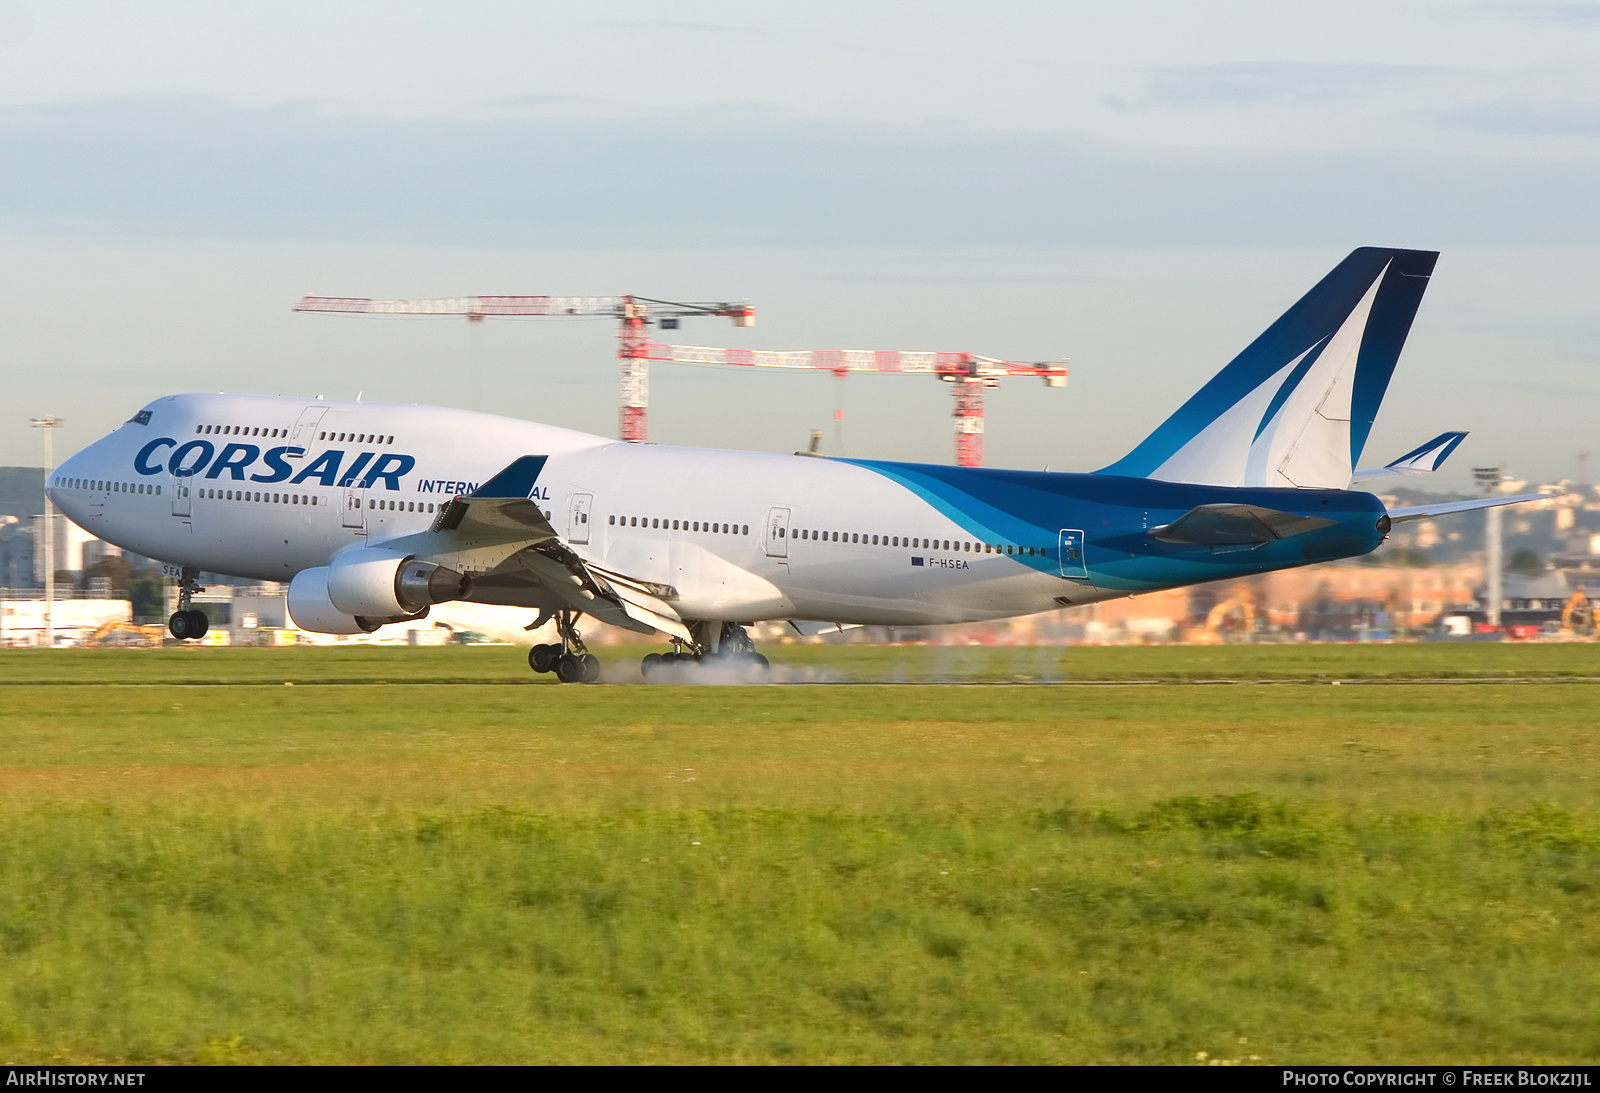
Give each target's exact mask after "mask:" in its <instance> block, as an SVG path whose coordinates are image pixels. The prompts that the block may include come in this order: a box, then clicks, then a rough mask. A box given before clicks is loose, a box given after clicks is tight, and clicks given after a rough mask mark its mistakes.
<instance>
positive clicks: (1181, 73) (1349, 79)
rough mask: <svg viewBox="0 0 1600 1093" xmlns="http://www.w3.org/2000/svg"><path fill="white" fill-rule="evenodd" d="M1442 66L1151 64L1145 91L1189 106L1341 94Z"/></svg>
mask: <svg viewBox="0 0 1600 1093" xmlns="http://www.w3.org/2000/svg"><path fill="white" fill-rule="evenodd" d="M1438 71H1440V70H1439V69H1436V68H1428V67H1423V66H1418V65H1382V64H1315V63H1310V62H1302V61H1236V62H1233V63H1230V64H1219V65H1186V66H1182V67H1174V68H1156V69H1152V70H1151V71H1150V72H1149V74H1148V77H1147V79H1146V85H1145V94H1146V97H1147V99H1148V100H1149V101H1150V102H1155V103H1163V104H1171V105H1185V106H1188V105H1201V104H1205V103H1249V102H1262V101H1265V100H1269V99H1290V100H1299V101H1306V100H1313V99H1338V98H1348V97H1350V96H1352V95H1359V94H1363V93H1365V92H1367V91H1370V90H1372V89H1374V88H1376V87H1381V86H1383V85H1386V84H1392V83H1394V82H1395V81H1397V80H1406V79H1415V78H1417V77H1420V76H1429V75H1433V74H1436V73H1437V72H1438Z"/></svg>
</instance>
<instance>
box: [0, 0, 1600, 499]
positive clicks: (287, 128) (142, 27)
mask: <svg viewBox="0 0 1600 1093" xmlns="http://www.w3.org/2000/svg"><path fill="white" fill-rule="evenodd" d="M1597 53H1600V3H1586V2H1578V3H1473V2H1458V3H1403V2H1393V0H1390V2H1386V3H1381V4H1379V3H1365V2H1359V0H1355V2H1352V0H1342V2H1340V3H1337V4H1334V3H1320V2H1307V3H1300V4H1294V5H1286V4H1282V3H1281V2H1280V3H1245V2H1217V3H1206V4H1195V3H1193V2H1192V0H1191V2H1187V3H1176V2H1175V3H1164V2H1139V0H1133V2H1128V3H1123V4H1117V5H1106V4H1099V3H1095V4H1091V3H1070V2H1052V3H1036V2H1034V3H1028V2H1006V0H1001V2H994V3H989V4H985V5H971V4H955V3H944V2H919V3H914V4H913V3H863V2H860V0H856V2H852V3H848V4H847V3H833V2H813V3H811V4H807V5H792V4H782V5H780V4H760V3H754V4H753V3H748V2H746V3H738V4H735V3H653V4H652V3H635V2H613V3H609V4H607V5H605V6H603V7H599V6H580V5H555V4H541V3H489V2H479V3H471V2H467V3H456V4H453V5H451V6H450V7H449V9H448V10H446V9H441V8H440V7H439V6H438V5H434V4H429V5H424V4H417V3H396V2H388V3H382V4H378V3H360V2H345V3H340V4H337V5H328V4H325V3H323V4H316V5H312V4H309V3H292V2H283V0H279V2H275V3H272V4H253V3H239V4H229V5H216V4H201V3H162V2H146V3H142V4H139V5H127V4H122V3H75V2H58V3H42V2H27V0H0V330H3V331H4V335H5V336H4V340H3V341H0V346H4V350H3V352H0V369H3V379H4V390H5V392H6V396H5V398H4V399H3V401H0V407H4V412H3V413H0V463H6V464H18V463H37V462H38V461H39V459H40V455H39V434H38V433H37V431H30V430H29V429H28V428H27V418H29V417H32V416H38V415H39V414H43V413H56V414H59V415H61V416H63V417H65V418H67V419H68V424H67V426H66V427H65V428H63V429H62V430H61V431H60V433H59V435H58V437H57V442H58V445H59V447H60V450H61V451H63V452H65V451H70V450H73V449H75V448H76V447H77V446H80V445H82V444H86V443H89V442H90V441H92V440H93V439H95V438H96V437H97V436H98V435H100V434H102V433H103V432H104V431H105V430H107V429H109V428H111V427H113V426H114V425H115V424H116V423H117V422H119V421H121V420H123V419H124V418H126V417H127V416H128V415H129V414H130V413H131V412H132V411H133V410H134V409H137V408H138V406H140V405H142V404H143V403H145V402H147V401H149V400H150V399H152V398H154V397H157V396H159V395H162V394H168V393H172V392H174V391H180V390H236V391H260V392H265V393H284V394H304V395H315V394H327V395H329V396H349V395H354V394H356V393H358V392H359V393H361V394H362V395H363V397H365V398H368V399H387V400H395V401H406V402H425V403H440V404H448V405H461V406H476V407H479V408H483V409H494V410H496V411H498V412H504V413H509V414H513V415H516V416H525V417H531V418H535V419H538V420H545V421H552V422H555V423H558V424H563V425H569V426H572V427H576V428H582V429H588V430H591V431H595V432H600V433H603V434H608V435H609V434H611V433H612V432H613V430H614V428H615V413H616V411H615V402H616V378H615V359H614V356H613V353H614V349H613V347H614V341H613V338H614V331H613V330H612V329H611V327H610V326H609V324H607V323H604V322H601V323H582V322H572V323H545V324H536V323H510V322H508V323H500V324H495V323H489V324H485V325H484V326H483V327H481V328H480V327H473V328H470V329H469V328H468V327H467V326H466V324H464V323H458V322H450V321H422V322H407V321H403V320H362V319H346V318H340V317H330V316H308V315H295V314H293V313H292V312H291V311H290V310H289V309H290V307H291V306H292V304H293V301H294V300H295V299H297V298H298V297H299V296H300V295H301V294H303V293H306V292H316V293H326V294H337V295H357V296H402V297H403V296H434V295H467V294H476V293H485V294H499V293H553V294H615V293H622V292H633V293H639V294H642V295H648V296H657V297H666V298H688V299H724V298H732V299H742V298H749V299H750V300H752V301H753V302H754V303H755V305H756V307H757V309H758V315H759V318H758V324H757V326H756V328H755V329H753V330H736V329H734V328H732V327H731V326H728V325H727V324H725V323H718V322H713V321H709V320H707V321H696V322H692V323H686V325H685V329H684V330H683V332H682V335H681V338H680V340H683V341H687V342H692V343H695V344H712V345H736V346H751V347H756V348H801V349H804V348H835V347H848V348H899V349H937V350H964V351H971V352H977V353H981V354H985V355H988V356H997V357H1013V358H1018V359H1027V360H1037V359H1056V358H1061V357H1067V358H1070V359H1071V362H1072V364H1071V368H1072V381H1071V385H1070V386H1069V387H1068V388H1067V389H1065V390H1045V389H1043V388H1042V387H1041V386H1039V385H1037V384H1034V383H1025V382H1019V381H1015V380H1013V381H1009V382H1007V383H1006V384H1004V385H1003V386H1002V387H1001V389H1000V390H999V391H997V392H995V393H993V395H991V401H990V414H989V420H988V428H989V433H988V438H987V448H988V457H989V458H988V461H989V463H990V464H991V465H1003V466H1025V467H1040V466H1047V465H1048V466H1051V467H1053V468H1055V469H1072V470H1089V469H1093V468H1094V467H1097V466H1101V465H1104V464H1105V463H1109V462H1111V461H1112V460H1114V459H1116V458H1118V457H1119V456H1120V455H1122V454H1123V453H1124V452H1125V451H1126V450H1127V449H1129V448H1130V447H1132V446H1133V444H1134V443H1136V442H1137V441H1138V439H1139V438H1140V437H1142V436H1143V435H1144V434H1145V433H1146V432H1148V431H1149V429H1151V428H1153V427H1154V426H1155V425H1156V424H1157V423H1159V421H1160V420H1161V419H1162V418H1163V417H1165V416H1166V414H1167V413H1169V412H1170V411H1171V410H1172V409H1174V408H1175V407H1176V406H1177V405H1178V404H1179V403H1181V402H1182V401H1183V399H1184V398H1186V397H1187V396H1188V395H1189V394H1190V393H1192V392H1193V391H1194V390H1195V389H1197V388H1198V387H1199V386H1200V385H1201V384H1202V383H1203V382H1204V381H1205V379H1207V378H1208V377H1209V376H1210V375H1211V374H1212V373H1213V372H1214V371H1216V370H1217V369H1218V368H1220V367H1221V366H1222V365H1223V364H1225V363H1226V362H1227V360H1228V359H1229V358H1230V357H1231V356H1232V355H1233V354H1234V353H1235V352H1237V351H1238V350H1239V349H1240V348H1242V347H1243V346H1244V345H1245V344H1246V343H1247V342H1248V341H1249V340H1250V339H1251V338H1252V337H1254V335H1255V334H1256V333H1258V332H1259V331H1260V330H1261V329H1262V328H1264V327H1265V326H1266V325H1267V323H1269V322H1270V321H1271V320H1272V319H1273V318H1274V317H1276V315H1277V314H1279V313H1280V312H1281V311H1282V310H1284V309H1285V308H1286V307H1287V306H1288V305H1289V304H1290V303H1292V302H1293V300H1294V299H1295V298H1296V297H1298V295H1299V294H1300V293H1302V292H1303V291H1304V290H1305V289H1307V288H1309V287H1310V285H1311V284H1312V283H1314V282H1315V281H1316V280H1317V279H1318V278H1319V277H1320V276H1321V275H1322V274H1323V273H1325V272H1326V271H1327V270H1328V269H1329V268H1331V267H1332V266H1333V264H1334V263H1336V262H1337V261H1338V260H1339V259H1340V258H1341V257H1342V256H1343V255H1344V254H1345V253H1347V252H1348V251H1349V250H1350V249H1352V248H1353V247H1355V246H1360V245H1395V246H1417V247H1426V248H1430V249H1438V250H1441V251H1442V252H1443V257H1442V259H1441V261H1440V264H1439V267H1438V271H1437V273H1436V275H1435V278H1434V281H1433V284H1432V285H1431V287H1430V290H1429V294H1428V297H1427V299H1426V300H1425V301H1424V304H1423V309H1422V312H1421V314H1420V315H1419V318H1418V321H1417V324H1416V326H1415V328H1414V329H1413V333H1412V337H1411V341H1410V343H1409V344H1408V347H1407V351H1406V353H1405V355H1404V356H1403V357H1402V360H1401V365H1400V369H1399V371H1398V372H1397V374H1396V377H1395V381H1394V383H1393V385H1392V386H1391V389H1390V395H1389V398H1388V400H1387V401H1386V403H1385V408H1384V411H1383V413H1382V414H1381V415H1380V418H1379V422H1378V426H1377V428H1376V429H1375V430H1374V432H1373V435H1372V439H1371V442H1370V444H1369V449H1368V461H1369V462H1381V461H1384V460H1386V459H1388V458H1392V457H1393V456H1394V455H1398V454H1399V453H1400V452H1401V451H1404V450H1406V449H1407V448H1410V447H1412V446H1414V445H1415V444H1417V443H1420V442H1421V441H1422V440H1424V439H1426V438H1427V437H1430V436H1432V435H1434V434H1435V433H1437V432H1439V431H1442V430H1443V429H1446V428H1467V429H1471V430H1472V431H1473V437H1472V438H1471V439H1469V441H1468V444H1467V446H1466V447H1464V448H1463V449H1462V451H1461V452H1460V454H1459V455H1458V456H1457V459H1458V460H1459V461H1460V462H1461V466H1460V467H1458V468H1455V469H1454V470H1453V471H1452V472H1447V473H1446V474H1445V475H1442V476H1440V479H1441V481H1440V485H1441V486H1445V487H1453V486H1459V485H1464V484H1465V482H1466V480H1467V468H1468V467H1469V466H1470V465H1471V464H1472V463H1504V464H1506V465H1508V466H1510V467H1511V468H1512V469H1514V470H1515V471H1517V473H1519V474H1521V475H1525V476H1528V477H1532V478H1537V479H1541V480H1548V479H1554V478H1558V477H1563V476H1570V475H1571V474H1572V473H1573V466H1574V458H1575V456H1576V453H1578V452H1579V451H1582V450H1585V449H1586V448H1587V447H1589V446H1590V443H1591V441H1590V437H1591V436H1592V433H1593V428H1592V425H1591V423H1592V422H1593V421H1595V420H1596V411H1597V410H1600V375H1597V372H1596V367H1595V366H1596V364H1597V361H1600V304H1597V302H1596V300H1597V293H1596V286H1597V285H1600V211H1597V207H1596V206H1597V202H1596V200H1595V195H1596V194H1600V66H1596V65H1595V64H1594V63H1593V58H1594V57H1595V56H1596V55H1597ZM841 407H842V408H843V409H844V410H845V425H844V429H843V447H844V451H845V453H846V454H850V455H862V456H875V457H886V458H907V459H928V460H940V461H944V460H948V459H949V458H950V451H951V434H950V421H949V398H948V393H947V392H946V391H945V390H944V389H943V388H942V387H941V385H939V384H937V383H936V382H933V381H932V380H928V379H925V378H922V377H882V378H879V377H852V378H851V379H849V380H846V381H843V382H840V381H836V380H832V379H831V378H829V377H826V376H812V375H801V376H792V375H780V376H769V375H752V374H749V373H745V372H742V371H741V372H740V373H738V374H734V375H729V374H726V373H722V372H718V371H715V370H710V369H683V368H673V367H669V366H664V365H657V366H656V367H655V369H654V371H653V375H652V438H653V439H655V440H658V441H661V442H671V443H701V444H708V445H713V446H725V447H754V448H767V449H774V450H792V449H793V448H797V447H801V446H802V445H803V444H804V442H805V439H806V436H807V435H808V433H809V431H810V430H811V429H812V428H820V429H823V430H824V432H825V435H826V437H827V440H828V442H829V443H830V444H831V441H832V425H831V422H832V416H833V411H834V410H835V409H836V408H841ZM1391 449H1392V450H1391ZM1452 476H1453V477H1452Z"/></svg>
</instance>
